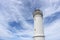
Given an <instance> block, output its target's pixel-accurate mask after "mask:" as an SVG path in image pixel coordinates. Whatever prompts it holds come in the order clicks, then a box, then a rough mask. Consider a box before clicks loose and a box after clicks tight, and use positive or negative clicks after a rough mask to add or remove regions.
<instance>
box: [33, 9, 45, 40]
mask: <svg viewBox="0 0 60 40" xmlns="http://www.w3.org/2000/svg"><path fill="white" fill-rule="evenodd" d="M34 40H44V32H43V18H42V15H40V11H38V10H37V11H35V14H34Z"/></svg>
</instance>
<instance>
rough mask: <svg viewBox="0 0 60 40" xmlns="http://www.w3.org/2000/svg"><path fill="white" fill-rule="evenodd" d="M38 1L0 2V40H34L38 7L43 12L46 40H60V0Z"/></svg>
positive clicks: (10, 0) (17, 0)
mask: <svg viewBox="0 0 60 40" xmlns="http://www.w3.org/2000/svg"><path fill="white" fill-rule="evenodd" d="M36 1H37V0H27V1H26V0H0V40H33V38H32V37H33V14H32V12H33V10H34V9H35V8H37V6H38V7H39V8H40V9H41V10H42V11H43V15H44V19H43V20H44V28H45V35H46V40H59V37H60V35H59V28H60V27H59V25H60V23H59V20H60V12H59V11H60V5H59V3H60V0H38V1H37V2H38V3H37V2H36ZM57 37H58V38H57ZM55 38H56V39H55Z"/></svg>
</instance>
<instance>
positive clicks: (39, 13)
mask: <svg viewBox="0 0 60 40" xmlns="http://www.w3.org/2000/svg"><path fill="white" fill-rule="evenodd" d="M35 15H41V16H42V17H43V14H42V11H41V10H39V9H36V10H35V11H34V13H33V17H34V16H35Z"/></svg>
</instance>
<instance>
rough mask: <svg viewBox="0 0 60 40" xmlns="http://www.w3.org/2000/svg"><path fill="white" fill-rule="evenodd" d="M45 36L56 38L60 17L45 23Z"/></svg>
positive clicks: (53, 39) (55, 39) (47, 38)
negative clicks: (47, 23)
mask: <svg viewBox="0 0 60 40" xmlns="http://www.w3.org/2000/svg"><path fill="white" fill-rule="evenodd" d="M46 26H47V27H45V36H46V40H57V39H59V37H60V35H59V34H60V32H59V31H60V19H57V20H55V21H54V22H53V23H51V24H49V25H46Z"/></svg>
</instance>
